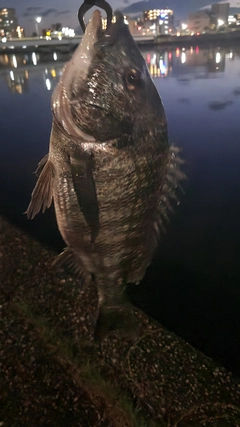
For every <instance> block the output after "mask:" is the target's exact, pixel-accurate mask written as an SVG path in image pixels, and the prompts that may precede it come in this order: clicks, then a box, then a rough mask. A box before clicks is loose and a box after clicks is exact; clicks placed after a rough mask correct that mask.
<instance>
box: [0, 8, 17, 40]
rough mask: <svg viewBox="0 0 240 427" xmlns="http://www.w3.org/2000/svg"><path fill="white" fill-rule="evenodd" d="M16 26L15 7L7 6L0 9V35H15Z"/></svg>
mask: <svg viewBox="0 0 240 427" xmlns="http://www.w3.org/2000/svg"><path fill="white" fill-rule="evenodd" d="M17 27H18V21H17V17H16V11H15V9H13V8H9V7H5V8H2V9H0V37H17V36H18V35H17Z"/></svg>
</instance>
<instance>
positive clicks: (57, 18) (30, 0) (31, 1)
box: [0, 0, 134, 35]
mask: <svg viewBox="0 0 240 427" xmlns="http://www.w3.org/2000/svg"><path fill="white" fill-rule="evenodd" d="M82 3H83V1H82V0H67V1H66V0H39V1H38V0H0V8H3V7H13V8H15V9H16V13H17V18H18V22H19V25H20V26H21V27H24V28H25V32H26V35H31V34H32V32H33V31H35V18H36V17H37V16H41V17H42V22H41V24H40V27H41V28H49V27H51V24H54V23H56V22H61V23H62V25H63V26H67V27H71V28H74V29H75V28H77V27H78V25H79V23H78V19H77V11H78V9H79V7H80V6H81V4H82ZM109 3H110V4H111V6H112V8H113V10H115V9H117V8H119V9H120V8H123V7H126V6H128V5H129V4H130V3H134V0H133V1H131V2H130V1H128V0H120V1H119V0H110V1H109Z"/></svg>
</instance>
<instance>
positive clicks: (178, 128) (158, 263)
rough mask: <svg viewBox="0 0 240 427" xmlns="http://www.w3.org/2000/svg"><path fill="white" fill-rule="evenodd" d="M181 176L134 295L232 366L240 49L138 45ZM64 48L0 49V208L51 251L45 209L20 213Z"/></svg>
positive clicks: (237, 314) (239, 277)
mask: <svg viewBox="0 0 240 427" xmlns="http://www.w3.org/2000/svg"><path fill="white" fill-rule="evenodd" d="M142 53H143V56H144V58H145V59H146V62H147V64H148V67H149V70H150V72H151V74H152V77H153V79H154V82H155V84H156V87H157V89H158V91H159V93H160V95H161V97H162V100H163V103H164V105H165V109H166V113H167V118H168V127H169V135H170V139H171V141H172V142H173V143H174V144H175V145H178V146H179V147H181V148H182V154H181V155H182V157H183V158H184V159H185V161H186V164H185V166H184V169H185V172H186V175H187V177H188V180H187V182H186V183H185V184H184V192H185V193H184V194H182V195H180V201H181V203H180V205H179V206H178V207H177V208H176V211H175V214H174V216H173V217H172V219H171V223H170V225H169V226H168V233H167V234H166V235H165V236H164V237H163V238H162V240H161V242H160V245H159V249H158V251H157V253H156V255H155V259H154V261H153V263H152V265H151V267H150V268H149V269H148V271H147V273H146V276H145V278H144V280H143V282H142V283H141V284H140V285H139V286H138V287H137V286H134V287H131V288H130V290H129V292H130V295H131V298H132V300H133V302H134V303H135V304H137V305H138V306H140V307H141V308H142V309H143V310H145V311H146V312H148V313H149V314H150V315H152V316H153V317H155V318H156V319H158V320H159V321H160V322H161V323H162V324H164V325H165V326H167V327H168V328H169V329H170V330H172V331H175V332H176V333H177V334H178V335H180V336H182V337H183V338H185V339H186V340H187V341H189V342H191V343H192V344H193V345H195V346H196V347H197V348H199V349H201V350H202V351H204V352H205V353H206V354H208V355H210V356H212V357H213V358H214V359H215V360H217V361H218V362H220V363H222V364H224V365H225V366H226V367H227V368H229V369H231V370H233V371H234V372H235V373H237V374H239V375H240V360H239V354H240V268H239V265H240V262H239V258H240V226H239V218H240V167H239V161H240V48H239V49H238V48H234V47H233V48H221V47H219V48H209V47H208V48H207V47H206V48H198V47H192V48H189V47H188V48H183V49H182V48H179V49H178V48H169V49H165V50H161V49H159V50H158V51H156V50H148V51H143V52H142ZM67 59H68V56H67V55H66V54H65V55H63V54H61V53H60V52H52V53H51V54H36V53H31V54H28V55H14V54H12V55H2V56H0V94H1V102H0V129H1V132H0V191H1V205H0V209H1V213H2V214H3V215H4V216H5V217H7V218H9V219H10V220H11V221H13V222H14V223H16V224H18V225H20V226H21V227H23V228H24V229H25V230H27V231H28V232H29V233H31V234H33V235H34V236H35V237H37V238H38V239H40V240H42V241H44V242H45V243H46V244H48V245H50V246H53V247H55V248H57V249H58V250H60V248H61V247H62V245H63V242H62V240H61V238H60V236H59V233H58V230H57V227H56V224H55V219H54V213H53V210H52V209H50V210H49V212H47V213H46V214H44V215H39V216H38V217H37V218H36V219H34V220H33V221H27V220H26V217H25V216H24V215H23V212H24V211H25V210H26V208H27V206H28V202H29V199H30V194H31V191H32V189H33V187H34V184H35V181H36V180H35V176H34V175H33V171H34V170H35V169H36V165H37V163H38V162H39V160H40V159H41V158H42V157H43V156H44V155H45V154H46V153H47V151H48V143H49V134H50V129H51V120H52V117H51V110H50V100H51V93H52V90H53V89H54V87H55V85H56V83H57V81H58V78H59V75H60V73H61V70H62V66H63V64H64V62H65V61H66V60H67Z"/></svg>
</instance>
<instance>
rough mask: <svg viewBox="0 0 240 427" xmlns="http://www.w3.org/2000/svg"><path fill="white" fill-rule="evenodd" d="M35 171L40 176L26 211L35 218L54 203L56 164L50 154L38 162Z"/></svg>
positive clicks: (30, 217) (29, 216)
mask: <svg viewBox="0 0 240 427" xmlns="http://www.w3.org/2000/svg"><path fill="white" fill-rule="evenodd" d="M35 173H36V175H37V176H38V177H39V178H38V181H37V183H36V185H35V188H34V190H33V192H32V195H31V201H30V203H29V206H28V208H27V210H26V212H25V213H26V215H27V217H28V219H33V218H34V217H35V216H36V215H37V214H38V213H39V212H40V211H42V212H43V213H44V212H45V211H46V209H48V208H49V207H50V206H51V204H52V198H53V177H54V166H53V164H52V162H51V161H50V160H49V156H48V154H47V155H46V156H45V157H44V158H43V159H42V160H41V162H40V163H39V164H38V167H37V170H36V172H35Z"/></svg>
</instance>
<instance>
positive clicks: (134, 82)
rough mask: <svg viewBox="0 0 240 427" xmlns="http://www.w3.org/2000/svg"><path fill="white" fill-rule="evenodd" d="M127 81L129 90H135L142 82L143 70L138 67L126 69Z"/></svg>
mask: <svg viewBox="0 0 240 427" xmlns="http://www.w3.org/2000/svg"><path fill="white" fill-rule="evenodd" d="M125 81H126V85H127V88H128V89H129V90H135V89H136V88H137V87H138V86H139V85H140V83H141V72H140V71H139V70H137V69H136V68H131V69H130V70H126V71H125Z"/></svg>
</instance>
